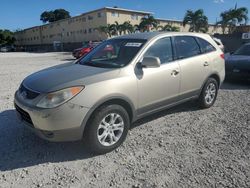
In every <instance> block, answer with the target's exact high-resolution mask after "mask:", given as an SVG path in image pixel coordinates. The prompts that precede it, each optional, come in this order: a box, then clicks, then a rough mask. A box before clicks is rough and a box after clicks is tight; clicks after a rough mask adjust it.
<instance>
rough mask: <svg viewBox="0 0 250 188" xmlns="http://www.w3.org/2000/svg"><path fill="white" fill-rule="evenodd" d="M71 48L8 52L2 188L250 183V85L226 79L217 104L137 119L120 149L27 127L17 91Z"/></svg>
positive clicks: (2, 88) (1, 62)
mask: <svg viewBox="0 0 250 188" xmlns="http://www.w3.org/2000/svg"><path fill="white" fill-rule="evenodd" d="M70 58H71V56H70V54H67V53H45V54H39V53H38V54H34V53H7V54H0V80H1V84H0V128H1V131H0V187H250V99H249V97H250V86H249V85H247V84H244V85H242V84H239V83H236V84H235V83H234V84H229V83H226V84H224V85H223V86H222V89H221V90H220V93H219V95H218V99H217V102H216V103H215V105H214V106H213V107H212V108H210V109H208V110H200V109H198V108H197V107H196V106H195V103H194V102H189V103H186V104H183V105H181V106H178V107H176V108H174V109H170V110H167V111H163V112H161V113H157V114H155V115H152V116H149V117H147V118H145V119H142V120H140V121H138V122H136V123H135V124H134V125H133V127H132V130H131V131H130V133H129V135H128V138H127V140H126V141H125V143H124V144H123V145H122V146H121V147H120V148H119V149H117V150H115V151H113V152H111V153H108V154H106V155H101V156H92V155H90V154H89V153H88V152H87V151H85V149H84V148H83V147H82V144H81V142H75V143H49V142H47V141H44V140H41V139H40V138H38V137H36V136H35V135H33V133H31V132H30V131H29V130H26V129H25V128H24V127H23V126H21V125H20V123H19V122H18V120H17V118H16V115H15V111H14V108H13V97H14V92H15V90H16V89H17V88H18V86H19V84H20V82H21V81H22V80H23V78H24V77H26V76H27V75H29V74H31V73H32V72H34V71H37V70H40V69H43V68H45V67H49V66H53V65H56V64H60V63H65V62H68V61H70Z"/></svg>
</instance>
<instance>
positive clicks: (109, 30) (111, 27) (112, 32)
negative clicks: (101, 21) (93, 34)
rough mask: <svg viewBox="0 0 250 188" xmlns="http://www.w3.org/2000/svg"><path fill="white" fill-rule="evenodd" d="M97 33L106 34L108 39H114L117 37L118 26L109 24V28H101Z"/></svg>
mask: <svg viewBox="0 0 250 188" xmlns="http://www.w3.org/2000/svg"><path fill="white" fill-rule="evenodd" d="M96 30H97V31H99V32H100V33H105V34H106V35H108V37H112V36H114V35H117V30H116V25H115V24H108V25H107V26H99V27H98V28H96Z"/></svg>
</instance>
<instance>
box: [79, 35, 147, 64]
mask: <svg viewBox="0 0 250 188" xmlns="http://www.w3.org/2000/svg"><path fill="white" fill-rule="evenodd" d="M145 43H146V40H140V39H111V40H108V41H105V42H103V43H102V44H100V45H99V46H97V47H96V48H95V49H94V50H93V51H91V52H90V53H89V54H88V55H86V56H85V57H83V58H82V59H80V60H79V62H78V63H79V64H81V65H87V66H94V67H101V68H121V67H124V66H126V65H127V64H129V63H130V61H131V60H132V59H133V58H134V57H135V55H136V54H137V53H138V52H139V50H140V49H141V48H142V46H143V45H144V44H145Z"/></svg>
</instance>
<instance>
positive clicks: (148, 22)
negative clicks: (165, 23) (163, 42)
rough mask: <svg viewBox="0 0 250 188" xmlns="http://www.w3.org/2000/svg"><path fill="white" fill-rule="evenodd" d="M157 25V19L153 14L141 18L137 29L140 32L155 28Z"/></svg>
mask: <svg viewBox="0 0 250 188" xmlns="http://www.w3.org/2000/svg"><path fill="white" fill-rule="evenodd" d="M157 26H158V21H157V20H156V19H155V18H154V17H153V16H148V17H144V18H142V19H141V22H140V24H139V28H138V29H139V30H140V31H142V32H145V31H150V29H151V30H152V29H156V28H157Z"/></svg>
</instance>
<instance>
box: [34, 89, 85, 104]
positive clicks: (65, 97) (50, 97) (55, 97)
mask: <svg viewBox="0 0 250 188" xmlns="http://www.w3.org/2000/svg"><path fill="white" fill-rule="evenodd" d="M83 89H84V87H83V86H77V87H71V88H67V89H62V90H60V91H56V92H52V93H48V94H47V95H46V96H44V97H43V98H42V99H41V100H40V101H39V102H38V104H37V105H36V106H37V107H40V108H55V107H57V106H59V105H61V104H63V103H65V102H67V101H69V100H70V99H72V98H73V97H74V96H76V95H77V94H78V93H80V92H81V91H82V90H83Z"/></svg>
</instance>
